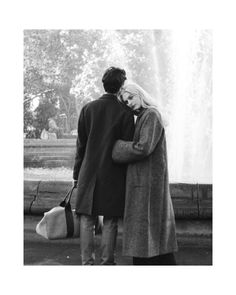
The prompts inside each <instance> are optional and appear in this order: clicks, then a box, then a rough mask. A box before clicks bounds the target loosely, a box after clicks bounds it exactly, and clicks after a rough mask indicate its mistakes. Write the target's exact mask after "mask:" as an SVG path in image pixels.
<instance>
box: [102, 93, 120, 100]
mask: <svg viewBox="0 0 236 295" xmlns="http://www.w3.org/2000/svg"><path fill="white" fill-rule="evenodd" d="M100 99H117V96H116V95H115V94H112V93H105V94H103V96H101V97H100Z"/></svg>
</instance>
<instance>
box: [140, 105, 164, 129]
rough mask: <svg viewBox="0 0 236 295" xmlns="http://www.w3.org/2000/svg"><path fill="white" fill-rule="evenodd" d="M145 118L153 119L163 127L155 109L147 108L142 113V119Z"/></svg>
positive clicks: (159, 114)
mask: <svg viewBox="0 0 236 295" xmlns="http://www.w3.org/2000/svg"><path fill="white" fill-rule="evenodd" d="M147 118H153V119H156V120H157V121H159V123H161V124H162V125H163V121H162V117H161V113H160V112H159V111H158V109H157V108H154V107H153V108H147V109H146V110H145V112H144V116H143V119H147Z"/></svg>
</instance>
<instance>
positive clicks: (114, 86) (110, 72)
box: [102, 67, 126, 93]
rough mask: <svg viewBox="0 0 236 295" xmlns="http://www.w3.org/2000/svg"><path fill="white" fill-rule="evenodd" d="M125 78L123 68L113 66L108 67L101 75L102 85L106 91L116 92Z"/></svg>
mask: <svg viewBox="0 0 236 295" xmlns="http://www.w3.org/2000/svg"><path fill="white" fill-rule="evenodd" d="M125 80H126V72H125V70H122V69H120V68H115V67H110V68H108V69H107V70H106V71H105V73H104V75H103V77H102V83H103V87H104V89H105V91H106V92H108V93H117V92H118V91H119V90H120V87H121V86H122V85H123V84H124V82H125Z"/></svg>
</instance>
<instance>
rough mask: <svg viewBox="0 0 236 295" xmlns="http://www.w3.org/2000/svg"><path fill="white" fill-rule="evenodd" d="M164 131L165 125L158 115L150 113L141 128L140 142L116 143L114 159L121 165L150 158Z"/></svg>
mask: <svg viewBox="0 0 236 295" xmlns="http://www.w3.org/2000/svg"><path fill="white" fill-rule="evenodd" d="M163 131H164V128H163V125H162V123H161V122H160V120H159V118H158V116H157V114H156V113H155V112H150V113H149V114H148V115H147V117H146V118H145V120H144V122H143V124H142V126H141V129H140V136H139V140H138V141H137V142H134V141H123V140H118V141H116V143H115V145H114V148H113V151H112V159H113V160H114V161H115V162H119V163H130V162H135V161H140V160H142V159H144V158H146V157H148V156H149V155H150V154H151V153H152V152H153V150H154V149H155V147H156V145H157V143H158V141H159V140H160V138H161V135H162V133H163Z"/></svg>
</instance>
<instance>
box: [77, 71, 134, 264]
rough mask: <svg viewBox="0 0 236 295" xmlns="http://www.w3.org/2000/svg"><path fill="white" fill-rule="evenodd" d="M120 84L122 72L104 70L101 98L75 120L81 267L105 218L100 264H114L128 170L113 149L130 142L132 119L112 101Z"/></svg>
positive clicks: (91, 259)
mask: <svg viewBox="0 0 236 295" xmlns="http://www.w3.org/2000/svg"><path fill="white" fill-rule="evenodd" d="M125 80H126V73H125V71H124V70H122V69H119V68H114V67H111V68H109V69H107V70H106V72H105V74H104V76H103V79H102V82H103V86H104V89H105V91H106V94H104V95H103V96H102V97H100V98H99V99H97V100H94V101H92V102H90V103H88V104H86V105H85V106H84V107H83V109H82V110H81V113H80V117H79V122H78V138H77V146H76V157H75V165H74V172H73V179H74V183H75V186H77V196H76V212H77V214H78V216H79V219H80V248H81V256H82V264H83V265H86V264H87V265H93V264H94V259H95V255H94V225H95V220H96V217H97V216H99V215H102V216H104V219H103V230H102V242H101V243H102V245H101V248H102V256H101V264H109V265H113V264H115V262H114V251H115V244H116V237H117V223H118V217H121V216H123V212H124V204H125V179H126V168H127V166H126V165H124V164H117V163H114V162H113V160H112V149H113V146H114V143H115V141H116V140H117V139H123V140H132V139H133V134H134V118H133V114H132V113H131V111H130V109H129V108H128V107H126V106H124V105H123V104H122V103H120V102H119V101H118V99H117V93H118V92H119V90H120V88H121V86H122V85H123V84H124V81H125Z"/></svg>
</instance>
